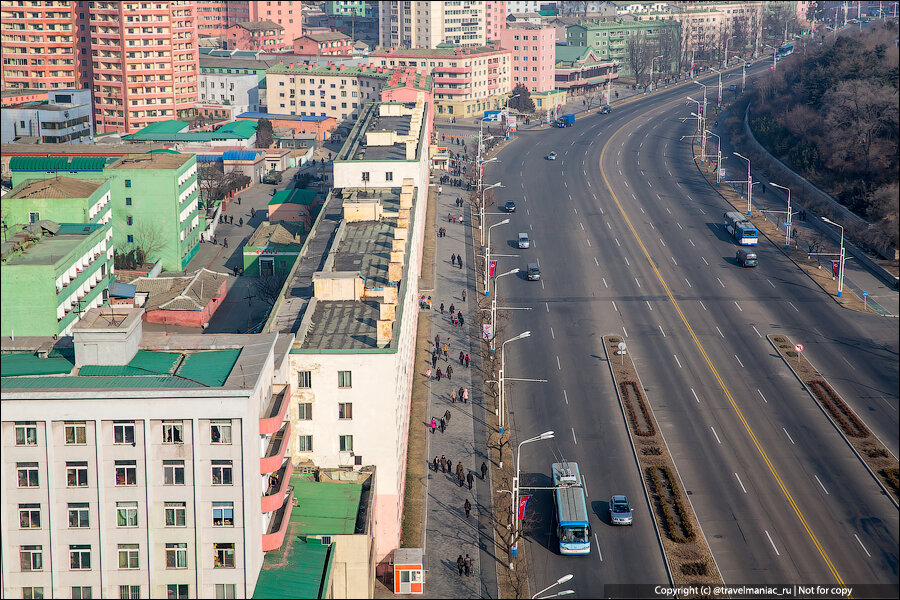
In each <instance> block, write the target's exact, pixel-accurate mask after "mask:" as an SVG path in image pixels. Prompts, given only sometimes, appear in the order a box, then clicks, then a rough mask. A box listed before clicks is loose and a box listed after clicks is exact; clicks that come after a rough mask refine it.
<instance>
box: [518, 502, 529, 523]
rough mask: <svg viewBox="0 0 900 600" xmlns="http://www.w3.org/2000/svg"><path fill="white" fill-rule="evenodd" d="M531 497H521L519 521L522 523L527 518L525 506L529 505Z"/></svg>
mask: <svg viewBox="0 0 900 600" xmlns="http://www.w3.org/2000/svg"><path fill="white" fill-rule="evenodd" d="M529 498H531V496H519V514H518V519H519V520H520V521H521V520H522V519H524V518H525V505H526V504H528V499H529Z"/></svg>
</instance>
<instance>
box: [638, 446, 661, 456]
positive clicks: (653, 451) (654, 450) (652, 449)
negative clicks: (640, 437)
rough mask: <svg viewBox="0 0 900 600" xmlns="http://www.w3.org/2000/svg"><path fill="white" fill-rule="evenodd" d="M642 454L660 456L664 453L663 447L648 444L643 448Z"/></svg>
mask: <svg viewBox="0 0 900 600" xmlns="http://www.w3.org/2000/svg"><path fill="white" fill-rule="evenodd" d="M641 454H645V455H647V456H659V455H661V454H662V448H660V447H659V446H647V447H646V448H641Z"/></svg>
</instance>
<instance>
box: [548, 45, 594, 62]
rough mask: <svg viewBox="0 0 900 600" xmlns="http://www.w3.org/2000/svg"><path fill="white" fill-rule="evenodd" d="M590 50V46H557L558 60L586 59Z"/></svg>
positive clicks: (574, 60)
mask: <svg viewBox="0 0 900 600" xmlns="http://www.w3.org/2000/svg"><path fill="white" fill-rule="evenodd" d="M590 51H591V47H590V46H557V47H556V62H576V61H579V60H584V58H585V57H586V56H587V55H588V53H589V52H590Z"/></svg>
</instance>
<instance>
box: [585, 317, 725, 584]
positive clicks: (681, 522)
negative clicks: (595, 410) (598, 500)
mask: <svg viewBox="0 0 900 600" xmlns="http://www.w3.org/2000/svg"><path fill="white" fill-rule="evenodd" d="M603 350H604V352H605V354H606V362H607V364H608V365H609V371H610V374H611V375H612V377H613V381H614V382H615V387H616V396H617V397H618V399H619V407H620V408H621V410H622V417H623V418H624V419H625V423H626V425H627V426H628V435H629V437H630V439H631V447H632V450H633V452H634V456H635V459H636V460H637V462H638V465H639V466H640V469H641V475H642V477H641V481H642V483H643V485H644V493H645V494H646V499H647V502H648V503H649V505H650V507H651V511H650V512H652V513H653V517H654V520H655V521H654V524H655V528H656V533H657V536H658V539H659V540H660V543H661V545H662V549H663V553H664V558H665V561H666V568H667V569H668V571H669V576H670V577H671V579H672V582H673V583H674V585H676V586H704V585H713V586H715V585H721V584H722V577H721V575H720V574H719V569H718V566H717V565H716V562H715V560H714V559H713V556H712V553H711V552H710V550H709V545H708V544H707V542H706V537H705V536H704V535H703V532H702V530H701V529H700V526H699V523H698V521H697V517H696V515H695V514H694V508H693V506H692V505H691V503H690V499H688V497H687V495H686V494H685V493H684V491H683V487H682V482H681V478H680V477H679V475H678V471H677V469H676V468H675V461H674V460H673V459H672V455H671V454H670V453H669V448H668V446H667V445H666V441H665V439H664V438H663V435H662V433H661V432H660V430H659V427H657V425H656V419H655V418H654V416H653V409H652V407H651V406H650V403H649V401H648V400H647V397H646V396H645V395H644V386H643V385H642V384H641V380H640V377H639V375H638V372H637V369H636V368H635V366H634V363H633V362H632V361H631V356H630V355H629V354H628V350H627V348H625V347H624V344H623V342H622V339H621V338H619V337H616V336H611V335H608V336H605V337H604V338H603Z"/></svg>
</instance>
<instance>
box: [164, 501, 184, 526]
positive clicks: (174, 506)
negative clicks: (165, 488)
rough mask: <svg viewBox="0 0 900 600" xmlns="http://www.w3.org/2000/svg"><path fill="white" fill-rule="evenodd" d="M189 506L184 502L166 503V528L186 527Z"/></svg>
mask: <svg viewBox="0 0 900 600" xmlns="http://www.w3.org/2000/svg"><path fill="white" fill-rule="evenodd" d="M186 522H187V505H186V504H185V503H184V502H166V527H185V524H186Z"/></svg>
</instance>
